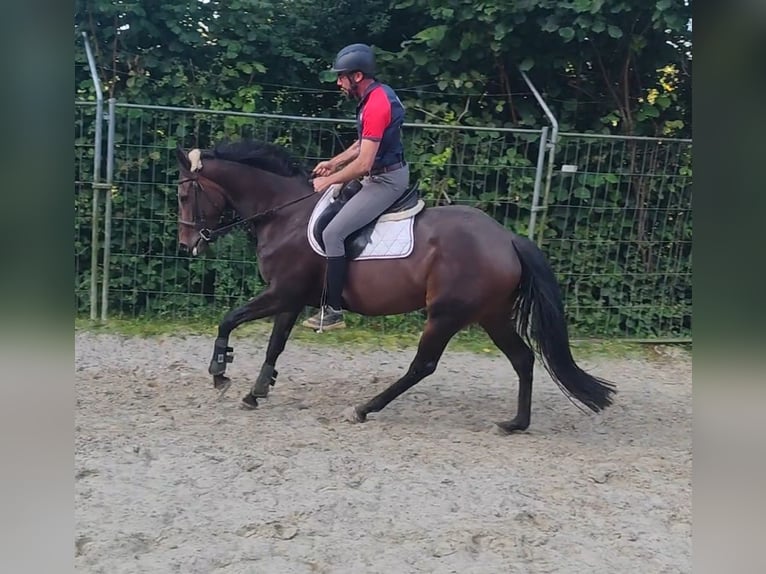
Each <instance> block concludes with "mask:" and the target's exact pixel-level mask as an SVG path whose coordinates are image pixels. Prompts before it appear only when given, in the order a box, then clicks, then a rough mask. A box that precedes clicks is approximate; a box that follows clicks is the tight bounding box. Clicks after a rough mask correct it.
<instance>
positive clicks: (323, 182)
mask: <svg viewBox="0 0 766 574" xmlns="http://www.w3.org/2000/svg"><path fill="white" fill-rule="evenodd" d="M329 180H330V178H329V177H315V178H314V179H313V180H312V183H313V185H314V191H315V192H317V193H321V192H323V191H324V190H326V189H327V188H328V187H330V186H331V185H332V183H330V181H329Z"/></svg>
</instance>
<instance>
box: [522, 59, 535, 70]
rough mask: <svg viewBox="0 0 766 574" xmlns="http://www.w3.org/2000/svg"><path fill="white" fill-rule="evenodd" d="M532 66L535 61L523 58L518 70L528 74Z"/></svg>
mask: <svg viewBox="0 0 766 574" xmlns="http://www.w3.org/2000/svg"><path fill="white" fill-rule="evenodd" d="M534 65H535V61H534V60H533V59H532V58H524V60H523V61H522V62H521V64H519V69H520V70H521V71H523V72H528V71H529V70H531V69H532V67H533V66H534Z"/></svg>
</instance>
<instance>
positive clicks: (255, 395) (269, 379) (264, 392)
mask: <svg viewBox="0 0 766 574" xmlns="http://www.w3.org/2000/svg"><path fill="white" fill-rule="evenodd" d="M300 312H301V309H298V310H293V311H285V312H284V313H280V314H279V315H277V316H276V317H275V318H274V327H273V328H272V329H271V336H270V337H269V346H268V348H267V349H266V360H265V361H264V363H263V365H262V366H261V372H260V373H259V374H258V378H257V379H256V381H255V384H254V385H253V388H252V389H251V390H250V392H249V393H248V394H246V395H245V396H244V397H243V398H242V406H243V407H245V408H249V409H253V408H255V407H257V406H258V400H257V399H259V398H266V397H267V396H268V394H269V388H270V387H272V386H273V385H274V383H275V382H276V380H277V370H276V369H275V368H274V367H275V365H276V364H277V359H278V358H279V355H281V354H282V351H284V350H285V345H286V344H287V339H288V337H290V332H291V331H292V329H293V326H294V325H295V321H297V319H298V315H300Z"/></svg>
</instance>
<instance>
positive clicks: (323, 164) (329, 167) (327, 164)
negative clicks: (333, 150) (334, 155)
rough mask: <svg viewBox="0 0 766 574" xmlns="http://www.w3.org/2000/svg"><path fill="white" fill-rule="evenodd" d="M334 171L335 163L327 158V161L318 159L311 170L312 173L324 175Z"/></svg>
mask: <svg viewBox="0 0 766 574" xmlns="http://www.w3.org/2000/svg"><path fill="white" fill-rule="evenodd" d="M334 171H335V165H334V164H333V163H332V161H331V160H329V159H328V160H327V161H320V162H319V163H318V164H317V165H316V167H315V168H314V171H312V172H311V173H312V174H314V175H322V176H326V175H330V174H331V173H333V172H334Z"/></svg>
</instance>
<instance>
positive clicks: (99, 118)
mask: <svg viewBox="0 0 766 574" xmlns="http://www.w3.org/2000/svg"><path fill="white" fill-rule="evenodd" d="M82 37H83V39H84V40H85V52H86V54H87V56H88V66H89V67H90V75H91V77H92V78H93V87H94V89H95V90H96V126H95V128H96V135H95V142H94V144H93V210H92V216H91V217H92V223H91V225H92V228H91V236H90V241H91V247H90V248H91V254H90V318H91V319H96V317H98V189H99V184H100V181H99V180H100V179H101V131H102V125H101V124H102V122H103V115H104V95H103V93H102V92H101V84H100V82H99V79H98V74H97V73H96V62H95V60H94V59H93V52H91V49H90V42H88V35H87V34H86V33H85V32H83V33H82Z"/></svg>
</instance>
